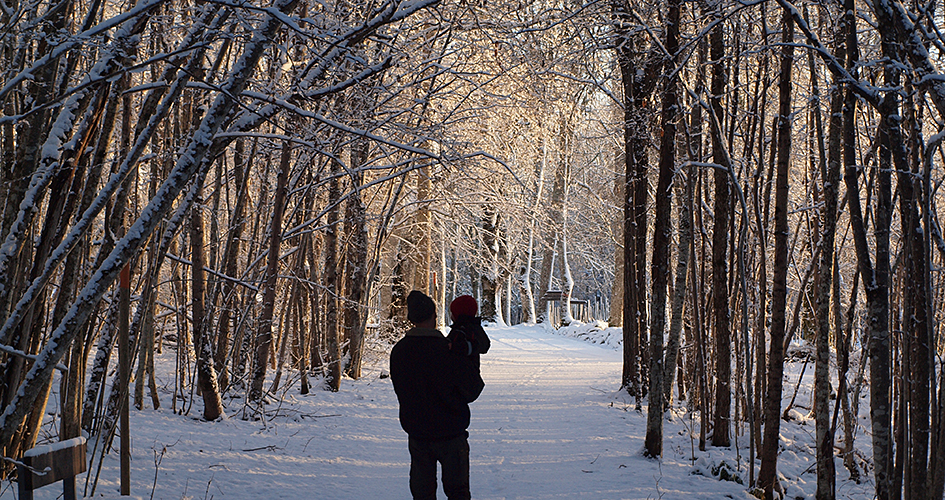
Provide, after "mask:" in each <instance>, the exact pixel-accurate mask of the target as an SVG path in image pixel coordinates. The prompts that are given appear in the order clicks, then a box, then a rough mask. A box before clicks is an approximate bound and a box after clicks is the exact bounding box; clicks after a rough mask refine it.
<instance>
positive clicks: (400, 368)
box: [390, 327, 485, 441]
mask: <svg viewBox="0 0 945 500" xmlns="http://www.w3.org/2000/svg"><path fill="white" fill-rule="evenodd" d="M390 378H391V381H392V382H393V383H394V392H396V393H397V400H398V401H399V402H400V425H401V427H403V428H404V431H406V432H407V435H409V436H410V437H411V438H414V439H420V440H423V441H440V440H444V439H451V438H454V437H457V436H460V435H464V434H465V433H466V428H467V427H469V403H471V402H473V401H475V400H476V398H478V397H479V394H480V393H481V392H482V389H483V387H485V383H484V382H483V381H482V377H481V376H479V370H477V369H476V368H475V367H474V366H473V365H472V363H471V362H470V360H469V358H468V357H466V356H460V355H458V354H455V353H453V352H450V349H449V341H447V339H446V337H444V336H443V334H442V333H440V331H439V330H435V329H428V328H417V327H414V328H411V329H410V330H408V331H407V333H406V334H405V335H404V338H402V339H400V341H399V342H397V344H396V345H394V348H393V350H391V353H390Z"/></svg>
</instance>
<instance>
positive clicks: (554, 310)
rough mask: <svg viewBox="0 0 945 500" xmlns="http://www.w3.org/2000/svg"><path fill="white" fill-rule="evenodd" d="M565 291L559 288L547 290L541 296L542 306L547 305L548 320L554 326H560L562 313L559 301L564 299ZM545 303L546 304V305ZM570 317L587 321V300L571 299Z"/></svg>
mask: <svg viewBox="0 0 945 500" xmlns="http://www.w3.org/2000/svg"><path fill="white" fill-rule="evenodd" d="M564 297H565V293H564V292H563V291H561V290H548V291H547V292H545V293H544V294H543V295H542V296H541V305H542V307H547V311H548V321H549V322H551V324H552V325H554V327H555V328H558V327H559V326H561V320H562V318H563V316H564V315H563V314H562V313H561V307H562V306H561V301H563V300H564ZM546 304H547V305H546ZM569 307H570V310H571V317H572V318H574V319H576V320H578V321H581V322H584V323H587V322H588V320H589V314H588V313H589V310H588V309H589V308H588V301H586V300H574V299H571V301H570V304H569Z"/></svg>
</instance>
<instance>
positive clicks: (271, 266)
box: [249, 143, 292, 402]
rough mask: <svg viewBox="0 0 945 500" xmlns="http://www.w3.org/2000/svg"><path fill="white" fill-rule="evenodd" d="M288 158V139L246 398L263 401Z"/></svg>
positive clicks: (272, 223)
mask: <svg viewBox="0 0 945 500" xmlns="http://www.w3.org/2000/svg"><path fill="white" fill-rule="evenodd" d="M291 159H292V148H291V147H290V146H289V144H288V143H283V145H282V158H281V160H280V162H279V172H278V174H277V181H276V192H275V195H274V197H273V200H272V219H271V220H270V223H269V253H268V256H267V260H266V273H265V280H264V282H263V283H264V285H263V286H264V288H263V303H262V313H261V314H260V317H259V330H258V331H257V332H256V353H255V362H254V363H253V378H252V385H251V386H250V390H249V399H250V400H251V401H255V402H262V401H263V384H264V383H265V382H266V368H267V366H268V365H269V356H270V352H271V350H272V330H273V328H272V322H273V316H274V311H275V302H276V282H277V280H278V276H279V252H280V248H281V246H282V217H283V214H284V213H285V207H286V203H287V198H288V184H289V171H290V170H291V162H290V160H291Z"/></svg>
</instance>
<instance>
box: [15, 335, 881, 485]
mask: <svg viewBox="0 0 945 500" xmlns="http://www.w3.org/2000/svg"><path fill="white" fill-rule="evenodd" d="M604 326H605V325H603V324H592V325H582V326H574V327H571V328H568V329H562V330H561V331H560V332H553V331H550V330H547V329H545V328H544V327H542V326H524V325H519V326H515V327H501V328H500V327H494V326H487V328H486V331H487V332H488V334H489V335H490V337H491V339H492V348H491V349H490V351H489V352H488V353H487V354H485V355H483V356H482V374H483V378H484V379H485V381H486V388H485V390H484V391H483V393H482V396H481V397H480V398H479V400H478V401H476V402H474V403H473V404H472V405H471V409H472V423H471V425H470V428H469V434H470V438H469V443H470V449H471V455H470V459H471V473H470V476H471V485H472V494H473V498H476V499H494V500H499V499H594V500H604V499H659V498H662V499H682V498H685V499H725V498H735V499H750V498H754V497H752V496H751V495H749V494H748V493H747V491H746V487H745V486H742V485H741V484H738V483H736V482H733V481H724V480H719V479H718V478H717V477H714V476H715V475H717V474H718V472H717V471H718V470H719V468H720V465H721V464H722V462H723V461H724V462H725V464H726V465H727V466H728V467H727V469H728V470H729V471H731V472H733V473H734V474H735V475H739V476H741V477H742V478H747V470H746V458H745V457H747V455H748V452H747V449H745V448H744V446H745V445H746V444H747V441H748V439H747V436H746V435H744V434H742V435H739V436H738V443H739V446H741V447H742V448H741V450H740V459H739V458H737V457H736V451H735V449H734V448H724V449H721V448H711V447H710V448H709V449H708V450H707V451H706V452H699V450H698V432H699V427H698V426H699V416H698V414H693V415H692V418H691V419H690V414H688V413H686V411H685V408H683V407H678V406H677V407H676V408H675V409H674V411H673V417H672V419H669V420H667V421H666V425H665V432H666V434H665V441H664V450H665V452H664V453H665V455H664V457H663V459H662V460H660V461H657V460H651V459H647V458H644V457H643V456H642V453H641V451H642V447H643V438H644V435H645V429H646V414H645V412H646V402H645V401H643V402H642V403H643V405H642V410H641V411H638V410H637V409H636V404H635V402H634V401H633V400H632V399H630V398H628V397H626V394H625V393H623V392H620V391H619V390H618V386H619V380H620V375H621V369H622V351H621V350H620V349H615V344H616V342H615V341H614V340H613V337H619V329H614V328H603V327H604ZM572 337H581V338H572ZM157 357H158V359H157V360H156V363H157V364H158V368H157V370H158V374H157V376H158V387H159V390H160V391H161V395H160V396H161V401H162V408H161V409H159V410H157V411H155V410H153V409H151V408H149V407H148V408H145V409H144V410H142V411H138V410H135V409H132V411H131V426H132V429H131V435H132V436H133V437H132V460H131V494H132V498H139V499H142V498H143V499H149V498H154V499H156V500H157V499H165V500H180V499H208V500H209V499H211V498H212V499H228V500H256V499H259V498H269V499H272V498H277V499H282V498H284V499H298V500H301V499H319V500H334V499H337V500H344V499H353V500H358V499H367V498H371V499H409V498H410V493H409V489H408V484H407V475H408V470H409V454H408V452H407V436H406V434H404V432H403V430H401V428H400V424H399V422H398V417H397V412H398V406H397V398H396V396H395V394H394V391H393V389H392V387H391V383H390V379H389V378H380V377H381V375H382V374H386V373H387V351H386V348H384V347H382V346H381V347H379V346H374V347H372V348H371V349H369V351H368V353H367V355H366V363H367V366H365V369H364V376H363V377H362V378H361V379H360V380H351V379H345V380H344V381H343V383H342V387H341V391H340V392H338V393H331V392H327V391H323V390H321V389H320V388H318V387H316V388H314V389H313V391H312V392H311V393H310V394H308V395H306V396H302V395H300V394H299V381H298V379H297V378H293V379H291V380H289V381H288V383H286V384H283V389H281V390H282V391H285V392H284V393H281V394H280V396H282V397H283V400H282V401H279V400H278V398H273V401H272V402H271V403H270V404H269V405H268V406H267V413H266V414H267V418H266V419H265V421H244V420H241V419H240V414H241V410H242V399H235V400H229V401H228V403H227V408H226V411H227V415H228V418H225V419H222V420H219V421H216V422H205V421H203V420H201V419H200V417H199V416H200V415H201V413H202V412H201V405H202V400H201V398H200V397H196V398H195V401H194V405H193V408H192V409H191V410H190V413H189V415H177V414H174V413H173V412H172V411H171V410H170V409H169V408H170V406H171V405H170V403H171V401H170V398H171V391H172V390H173V380H174V378H173V377H174V359H175V353H174V350H173V349H165V351H164V353H163V354H160V355H158V356H157ZM788 369H789V370H793V371H791V372H790V373H789V374H788V376H787V377H786V381H785V393H786V395H787V397H790V395H791V393H792V392H793V391H792V390H791V389H792V388H793V384H794V383H795V382H796V381H797V373H798V372H799V364H795V363H790V362H789V363H788ZM811 371H812V370H808V375H807V376H806V377H805V378H809V377H810V374H809V372H811ZM287 373H288V372H287ZM53 387H54V390H58V384H53ZM267 387H268V384H267ZM810 392H811V391H810V388H809V386H808V385H804V386H802V387H801V390H800V393H799V395H798V398H797V404H798V405H800V404H804V405H807V404H809V396H810ZM188 397H190V396H189V395H188ZM56 399H57V396H56V395H55V394H54V395H53V399H52V401H51V402H50V407H53V402H54V401H55V400H56ZM146 400H148V398H146ZM187 406H189V402H186V403H184V402H179V403H178V408H181V407H187ZM867 412H868V403H863V404H861V415H865V414H866V413H867ZM49 413H52V411H50V412H49ZM792 414H793V415H795V416H796V417H797V418H798V420H796V421H792V422H782V436H783V438H782V447H783V452H782V454H781V458H780V461H779V471H780V473H781V474H782V475H783V476H784V477H785V481H786V485H787V493H788V496H787V497H786V498H791V499H792V500H793V499H797V498H809V499H813V498H814V496H813V494H814V487H815V485H816V478H815V474H814V472H813V467H812V466H813V464H814V449H813V446H812V443H813V438H812V434H813V431H814V426H813V422H812V421H809V420H806V419H805V417H804V416H803V415H804V414H806V410H802V409H801V410H797V411H794V412H792ZM48 423H49V422H47V424H48ZM860 424H861V425H864V424H866V425H868V419H861V420H860ZM741 430H742V431H745V430H746V429H745V427H744V426H742V427H741ZM860 430H861V432H863V433H864V434H861V436H863V435H865V432H866V431H865V430H862V429H860ZM690 431H691V432H690ZM117 439H118V438H117V437H116V442H115V447H116V448H117V446H118V441H117ZM867 441H869V440H868V439H862V438H861V439H860V440H859V441H858V443H857V445H858V447H859V446H868V443H867ZM88 447H89V453H90V454H91V453H92V452H93V449H95V440H94V439H90V440H89V444H88ZM858 452H860V453H862V454H863V456H867V457H868V456H869V452H868V449H867V450H866V451H864V450H863V449H858ZM96 466H97V463H96ZM722 468H726V467H725V466H722ZM94 469H95V467H92V470H93V471H94ZM755 471H756V473H757V467H756V469H755ZM837 471H838V498H841V499H846V498H850V499H853V498H870V497H871V491H872V485H871V484H870V483H868V482H867V483H864V484H861V485H857V484H854V483H852V482H850V481H848V480H847V476H848V474H847V472H846V470H845V469H844V468H843V465H842V462H841V461H840V460H839V459H837ZM87 474H88V473H86V474H82V475H80V476H79V478H78V480H77V489H78V492H79V493H80V494H82V492H83V490H84V488H85V484H86V475H87ZM118 488H119V462H118V454H117V452H112V453H111V454H110V455H109V456H107V457H106V459H105V462H104V465H103V467H102V470H101V475H100V479H99V484H98V487H97V489H96V492H95V495H94V497H93V498H108V499H118V498H128V497H119V495H118ZM14 489H15V485H11V484H10V483H9V482H5V483H0V498H4V499H6V498H11V499H12V498H14V495H13V490H14ZM35 493H36V495H35V498H37V499H38V500H51V499H54V498H56V497H57V496H59V495H61V488H59V487H57V486H55V485H51V486H48V487H44V488H42V489H40V490H37V491H36V492H35ZM440 498H441V499H442V498H444V495H443V493H442V489H441V490H440Z"/></svg>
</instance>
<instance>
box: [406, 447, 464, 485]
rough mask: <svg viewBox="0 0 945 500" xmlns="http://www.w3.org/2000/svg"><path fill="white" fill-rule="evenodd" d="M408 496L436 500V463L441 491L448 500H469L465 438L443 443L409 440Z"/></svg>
mask: <svg viewBox="0 0 945 500" xmlns="http://www.w3.org/2000/svg"><path fill="white" fill-rule="evenodd" d="M408 448H409V449H410V493H412V494H413V498H414V500H436V463H437V462H439V463H440V465H441V466H442V468H443V491H445V492H446V497H447V498H449V499H450V500H469V498H470V494H469V442H468V441H467V440H466V435H465V434H463V435H460V436H457V437H455V438H452V439H446V440H443V441H421V440H419V439H414V438H410V439H409V443H408Z"/></svg>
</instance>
